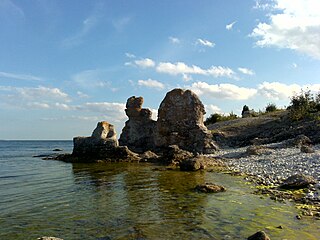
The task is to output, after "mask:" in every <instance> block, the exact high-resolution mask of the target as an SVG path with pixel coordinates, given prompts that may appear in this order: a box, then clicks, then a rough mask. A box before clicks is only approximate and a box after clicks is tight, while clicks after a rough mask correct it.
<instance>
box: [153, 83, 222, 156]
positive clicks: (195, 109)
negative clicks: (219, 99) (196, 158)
mask: <svg viewBox="0 0 320 240" xmlns="http://www.w3.org/2000/svg"><path fill="white" fill-rule="evenodd" d="M204 114H205V110H204V106H203V104H202V102H201V101H200V99H199V98H198V96H197V95H196V94H195V93H193V92H191V91H190V90H182V89H174V90H172V91H170V92H168V93H167V94H166V96H165V98H164V99H163V101H162V102H161V104H160V107H159V110H158V120H157V124H156V133H155V146H156V147H158V148H163V147H167V146H169V145H178V146H179V148H181V149H184V150H187V151H190V152H198V153H212V152H214V151H215V150H217V149H218V147H217V146H216V144H215V142H214V141H213V140H212V135H211V134H210V132H209V131H208V129H207V128H206V126H205V125H204V123H203V115H204Z"/></svg>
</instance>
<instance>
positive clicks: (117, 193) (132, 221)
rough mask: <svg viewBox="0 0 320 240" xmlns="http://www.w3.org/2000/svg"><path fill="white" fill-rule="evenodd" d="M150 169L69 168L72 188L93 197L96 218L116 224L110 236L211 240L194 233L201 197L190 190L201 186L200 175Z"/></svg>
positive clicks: (199, 221)
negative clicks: (76, 186)
mask: <svg viewBox="0 0 320 240" xmlns="http://www.w3.org/2000/svg"><path fill="white" fill-rule="evenodd" d="M153 169H154V167H152V166H145V165H144V166H143V167H142V166H141V165H139V164H122V163H119V164H105V165H104V164H97V165H94V166H92V165H90V166H87V165H83V164H82V165H76V164H75V165H74V166H73V172H74V175H75V182H76V183H78V184H80V185H81V186H82V187H88V186H90V187H91V190H92V191H94V192H95V194H96V195H97V196H99V197H98V198H97V202H96V203H95V204H98V205H99V211H100V212H99V213H97V214H98V215H99V216H103V215H104V214H107V215H108V218H109V220H110V222H116V223H117V224H116V226H117V228H118V229H113V231H116V232H117V235H118V236H119V234H120V235H122V236H123V238H128V237H134V236H136V237H137V238H141V237H142V238H143V239H149V238H150V239H157V238H161V239H164V238H168V239H169V238H175V237H178V236H179V237H182V236H183V238H184V239H195V238H197V239H214V237H213V236H211V235H210V233H209V232H208V231H206V230H205V229H203V228H201V227H200V225H201V224H202V223H203V221H204V219H205V217H204V213H205V208H204V205H205V202H206V201H207V200H206V198H207V195H205V194H198V193H196V192H195V191H194V190H193V188H194V187H195V186H196V185H197V184H200V183H204V181H205V175H204V173H201V172H199V173H186V172H179V171H154V170H153ZM88 179H90V180H88ZM88 181H89V182H88ZM111 225H112V224H111ZM159 234H161V236H160V235H159ZM112 235H113V236H115V234H112Z"/></svg>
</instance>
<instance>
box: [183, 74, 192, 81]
mask: <svg viewBox="0 0 320 240" xmlns="http://www.w3.org/2000/svg"><path fill="white" fill-rule="evenodd" d="M182 79H183V81H186V82H189V81H191V80H192V76H190V75H188V74H185V73H182Z"/></svg>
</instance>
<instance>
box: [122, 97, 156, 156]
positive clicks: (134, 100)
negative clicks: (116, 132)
mask: <svg viewBox="0 0 320 240" xmlns="http://www.w3.org/2000/svg"><path fill="white" fill-rule="evenodd" d="M142 104H143V97H135V96H133V97H130V98H129V99H128V100H127V104H126V110H125V111H126V115H127V116H128V117H129V120H128V121H126V123H125V126H124V128H123V129H122V133H121V135H120V139H119V143H120V145H121V146H127V147H128V148H129V149H130V150H132V151H135V152H140V153H141V152H145V151H147V150H152V149H153V148H154V129H155V127H156V121H154V120H152V119H151V115H152V112H151V110H150V109H147V108H142Z"/></svg>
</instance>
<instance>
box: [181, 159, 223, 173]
mask: <svg viewBox="0 0 320 240" xmlns="http://www.w3.org/2000/svg"><path fill="white" fill-rule="evenodd" d="M179 166H180V170H181V171H197V170H201V169H209V168H219V167H220V168H223V167H225V166H226V164H225V163H224V162H223V161H221V160H219V159H215V158H212V157H208V156H205V155H198V156H195V157H193V158H188V159H185V160H181V161H180V165H179Z"/></svg>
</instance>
